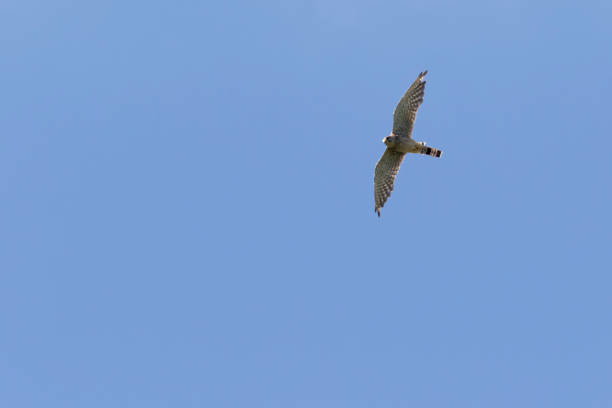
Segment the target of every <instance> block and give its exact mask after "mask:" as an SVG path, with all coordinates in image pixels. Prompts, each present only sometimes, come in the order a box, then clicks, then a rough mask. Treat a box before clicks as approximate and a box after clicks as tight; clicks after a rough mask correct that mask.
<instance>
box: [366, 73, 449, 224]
mask: <svg viewBox="0 0 612 408" xmlns="http://www.w3.org/2000/svg"><path fill="white" fill-rule="evenodd" d="M426 74H427V71H424V72H421V73H420V74H419V75H418V76H417V79H416V80H415V81H414V82H413V83H412V85H410V88H408V90H407V91H406V93H405V94H404V96H403V97H402V99H400V101H399V103H398V104H397V106H396V107H395V112H393V130H392V131H391V134H390V135H389V136H387V137H385V138H384V139H383V140H382V141H383V143H384V144H385V145H386V146H387V150H385V152H384V153H383V155H382V156H381V158H380V160H378V163H376V169H375V170H374V211H375V212H376V213H377V214H378V216H379V217H380V209H381V208H382V207H383V206H384V205H385V201H387V198H389V196H390V195H391V191H392V190H393V182H394V181H395V176H396V175H397V172H398V171H399V168H400V164H402V160H404V156H405V155H406V153H420V154H426V155H428V156H433V157H440V156H441V155H442V151H441V150H438V149H434V148H433V147H428V146H425V142H415V141H414V140H413V139H412V138H411V137H410V134H411V133H412V126H413V125H414V120H415V119H416V113H417V109H419V105H421V102H423V95H424V94H425V81H423V78H424V77H425V75H426Z"/></svg>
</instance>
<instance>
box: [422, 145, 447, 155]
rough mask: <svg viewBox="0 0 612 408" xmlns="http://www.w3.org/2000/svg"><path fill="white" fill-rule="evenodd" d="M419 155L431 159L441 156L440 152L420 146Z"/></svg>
mask: <svg viewBox="0 0 612 408" xmlns="http://www.w3.org/2000/svg"><path fill="white" fill-rule="evenodd" d="M419 153H421V154H426V155H428V156H433V157H440V156H442V150H438V149H434V148H433V147H429V146H421V150H420V151H419Z"/></svg>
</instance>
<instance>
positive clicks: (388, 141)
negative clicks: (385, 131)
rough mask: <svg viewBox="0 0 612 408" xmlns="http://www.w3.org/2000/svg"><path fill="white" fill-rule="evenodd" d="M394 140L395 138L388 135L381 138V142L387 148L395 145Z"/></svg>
mask: <svg viewBox="0 0 612 408" xmlns="http://www.w3.org/2000/svg"><path fill="white" fill-rule="evenodd" d="M396 139H397V136H395V135H389V136H386V137H385V138H383V140H382V142H383V143H384V144H386V145H387V146H388V147H391V146H393V145H394V144H395V141H396Z"/></svg>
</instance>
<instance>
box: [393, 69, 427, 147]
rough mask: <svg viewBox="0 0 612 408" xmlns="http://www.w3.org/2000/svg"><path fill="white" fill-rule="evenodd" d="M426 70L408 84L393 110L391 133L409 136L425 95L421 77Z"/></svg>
mask: <svg viewBox="0 0 612 408" xmlns="http://www.w3.org/2000/svg"><path fill="white" fill-rule="evenodd" d="M425 75H427V71H424V72H421V73H420V74H419V76H417V79H416V80H415V81H414V82H413V83H412V85H410V88H408V90H407V91H406V93H405V94H404V96H403V97H402V99H400V101H399V103H398V104H397V106H396V107H395V111H394V112H393V133H394V134H395V135H398V136H410V134H411V133H412V126H413V125H414V120H415V119H416V114H417V110H418V109H419V106H420V105H421V102H423V96H424V95H425V81H423V78H424V77H425Z"/></svg>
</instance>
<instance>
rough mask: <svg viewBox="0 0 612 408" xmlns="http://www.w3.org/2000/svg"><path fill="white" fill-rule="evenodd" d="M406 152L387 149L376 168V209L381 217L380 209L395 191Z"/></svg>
mask: <svg viewBox="0 0 612 408" xmlns="http://www.w3.org/2000/svg"><path fill="white" fill-rule="evenodd" d="M405 155H406V153H399V152H396V151H394V150H389V149H387V150H385V152H384V153H383V155H382V156H381V158H380V160H378V163H376V169H375V170H374V211H376V213H378V216H379V217H380V209H381V208H382V207H383V205H385V201H387V198H389V196H390V195H391V191H393V182H394V181H395V176H396V175H397V172H398V171H399V168H400V164H402V160H403V159H404V156H405Z"/></svg>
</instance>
